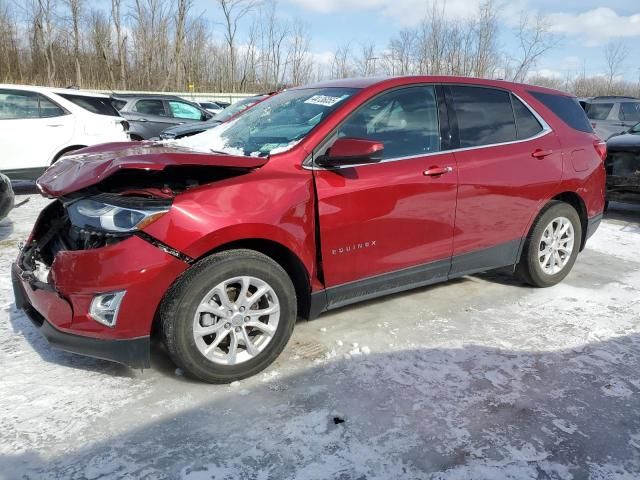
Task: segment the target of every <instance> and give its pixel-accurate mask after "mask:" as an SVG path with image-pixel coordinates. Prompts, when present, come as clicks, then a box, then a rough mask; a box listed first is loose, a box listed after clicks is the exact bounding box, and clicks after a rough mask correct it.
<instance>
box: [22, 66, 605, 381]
mask: <svg viewBox="0 0 640 480" xmlns="http://www.w3.org/2000/svg"><path fill="white" fill-rule="evenodd" d="M605 150H606V147H605V145H604V143H603V142H601V141H600V140H599V139H598V137H596V135H595V134H594V133H593V131H592V129H591V126H590V124H589V121H588V120H587V118H586V116H585V114H584V112H583V110H582V108H580V106H579V104H578V103H577V101H576V99H575V98H573V97H571V96H568V95H566V94H564V93H561V92H557V91H554V90H548V89H544V88H539V87H534V86H529V85H522V84H514V83H507V82H503V81H489V80H479V79H470V78H457V77H429V76H424V77H403V78H390V79H385V80H379V79H376V80H367V79H365V80H362V79H360V80H339V81H333V82H326V83H321V84H317V85H312V86H308V87H303V88H295V89H291V90H288V91H285V92H282V93H280V94H278V95H275V96H273V97H271V98H269V99H267V100H265V101H264V102H262V103H260V104H258V105H256V106H255V107H254V108H252V109H251V110H249V111H247V112H246V113H245V114H243V115H241V116H240V117H238V118H237V119H236V120H234V121H232V122H229V123H226V124H223V125H221V126H220V127H217V128H215V129H212V130H209V131H207V132H204V133H202V134H199V135H196V136H193V137H188V138H185V139H182V140H179V141H176V142H173V143H116V144H108V145H102V146H97V147H90V148H85V149H83V150H81V151H78V152H77V154H75V155H73V156H69V157H65V158H64V159H62V160H60V161H59V162H58V163H56V164H55V165H54V166H52V167H51V168H49V170H48V171H47V172H46V173H45V174H44V175H43V176H42V177H41V178H40V179H39V181H38V185H39V187H40V190H41V191H42V193H43V194H44V195H46V196H49V197H51V198H55V199H56V200H55V201H53V202H52V203H51V204H50V205H49V206H47V207H46V208H45V209H44V210H43V212H42V213H41V215H40V218H39V219H38V221H37V223H36V225H35V227H34V229H33V232H32V234H31V236H30V238H29V240H28V241H27V243H26V245H25V246H24V247H23V249H22V250H21V253H20V255H19V258H18V259H17V261H16V263H15V264H14V266H13V282H14V288H15V295H16V303H17V305H18V306H20V307H21V308H23V309H24V310H25V311H26V312H27V314H28V315H29V316H30V317H31V318H32V319H33V321H34V322H35V324H36V325H38V326H39V328H40V330H41V331H42V332H43V333H44V335H45V336H46V337H47V338H48V339H49V341H50V342H51V343H52V344H53V345H54V346H56V347H59V348H62V349H65V350H69V351H72V352H77V353H82V354H86V355H90V356H94V357H99V358H104V359H107V360H112V361H116V362H120V363H123V364H125V365H129V366H132V367H138V368H142V367H149V339H150V336H151V334H152V333H156V332H157V333H158V334H160V335H161V336H162V338H163V339H164V342H165V344H166V347H167V350H168V352H169V354H170V355H171V357H172V358H173V360H174V361H175V363H176V364H178V365H179V366H180V367H181V368H182V369H184V370H185V371H186V372H188V373H189V374H191V375H193V376H195V377H197V378H200V379H202V380H205V381H209V382H230V381H232V380H236V379H240V378H244V377H247V376H249V375H253V374H255V373H257V372H259V371H260V370H262V369H263V368H265V367H266V366H267V365H269V364H270V363H271V362H272V361H273V360H274V359H275V358H276V357H277V356H278V354H279V353H280V352H281V351H282V349H283V348H284V346H285V344H286V343H287V341H288V339H289V337H290V335H291V332H292V330H293V327H294V324H295V322H296V318H297V317H306V318H313V317H316V316H317V315H319V314H320V313H321V312H324V311H326V310H329V309H332V308H336V307H340V306H343V305H347V304H350V303H353V302H357V301H360V300H365V299H370V298H373V297H377V296H380V295H384V294H388V293H393V292H398V291H401V290H406V289H410V288H414V287H419V286H423V285H428V284H431V283H435V282H440V281H445V280H448V279H450V278H455V277H459V276H461V275H467V274H471V273H474V272H480V271H484V270H489V269H493V268H497V267H504V266H513V268H514V270H515V272H516V273H517V274H518V275H519V276H520V278H521V279H523V280H524V281H525V282H526V283H528V284H530V285H533V286H537V287H547V286H550V285H554V284H556V283H558V282H559V281H561V280H562V279H563V278H564V277H565V276H566V275H567V274H568V273H569V271H570V270H571V268H572V266H573V264H574V262H575V260H576V256H577V255H578V252H579V251H580V250H581V249H582V248H584V245H585V242H586V240H587V238H588V237H589V236H590V235H591V234H592V233H593V232H594V231H595V229H596V228H597V226H598V224H599V222H600V219H601V217H602V210H603V206H604V187H605V171H604V167H603V159H604V157H605V153H606V151H605Z"/></svg>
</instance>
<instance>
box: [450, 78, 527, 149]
mask: <svg viewBox="0 0 640 480" xmlns="http://www.w3.org/2000/svg"><path fill="white" fill-rule="evenodd" d="M449 91H450V93H451V98H452V100H453V110H454V112H455V115H456V118H457V120H458V135H459V138H460V147H461V148H465V147H478V146H481V145H492V144H495V143H505V142H512V141H514V140H516V138H517V136H516V122H515V118H514V116H513V109H512V107H511V98H510V94H509V93H508V92H505V91H503V90H496V89H493V88H483V87H467V86H451V87H449Z"/></svg>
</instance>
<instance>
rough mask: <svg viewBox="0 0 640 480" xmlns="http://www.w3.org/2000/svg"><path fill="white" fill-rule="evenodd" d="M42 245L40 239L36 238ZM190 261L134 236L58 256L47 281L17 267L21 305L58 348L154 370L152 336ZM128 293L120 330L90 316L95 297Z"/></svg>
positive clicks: (22, 266) (18, 263)
mask: <svg viewBox="0 0 640 480" xmlns="http://www.w3.org/2000/svg"><path fill="white" fill-rule="evenodd" d="M36 241H37V240H36ZM187 268H188V263H186V262H185V261H183V260H181V259H179V258H176V257H175V256H172V255H170V254H168V253H166V252H165V251H163V250H161V249H160V248H158V247H157V246H155V245H152V244H151V243H149V242H148V241H146V240H144V239H142V238H140V237H138V236H135V235H134V236H132V237H130V238H128V239H126V240H123V241H121V242H119V243H116V244H113V245H109V246H105V247H100V248H95V249H87V250H61V251H58V252H57V253H56V254H55V257H54V260H53V263H52V264H51V267H50V273H49V276H48V279H47V281H46V282H44V281H40V280H38V279H37V278H36V277H35V275H34V272H32V271H31V269H30V268H29V267H28V266H27V265H25V262H24V253H23V252H21V254H20V256H19V257H18V259H17V261H16V263H14V265H13V267H12V281H13V289H14V294H15V298H16V305H17V306H18V307H19V308H21V309H23V310H24V311H25V313H26V314H27V315H28V316H29V318H30V319H31V320H32V321H33V323H34V324H35V325H36V326H37V327H38V328H39V330H40V331H41V333H42V334H43V335H44V336H45V337H46V338H47V339H48V340H49V342H50V343H51V344H52V346H54V347H57V348H60V349H63V350H67V351H70V352H74V353H79V354H83V355H88V356H92V357H97V358H101V359H105V360H111V361H114V362H118V363H121V364H124V365H127V366H130V367H134V368H144V367H148V366H149V336H150V334H151V328H152V324H153V320H154V317H155V315H156V312H157V309H158V306H159V305H160V302H161V301H162V298H163V296H164V294H165V293H166V291H167V290H168V289H169V287H170V286H171V284H172V283H173V282H174V281H175V280H176V278H178V277H179V276H180V274H182V272H184V271H185V270H186V269H187ZM117 290H126V291H127V293H126V295H125V297H124V299H123V301H122V304H121V305H120V309H119V312H118V318H117V322H116V325H115V326H114V327H108V326H106V325H102V324H100V323H98V322H96V321H95V320H94V319H93V318H92V317H91V316H90V315H89V308H90V304H91V300H92V299H93V298H94V296H95V295H98V294H102V293H108V292H111V291H117Z"/></svg>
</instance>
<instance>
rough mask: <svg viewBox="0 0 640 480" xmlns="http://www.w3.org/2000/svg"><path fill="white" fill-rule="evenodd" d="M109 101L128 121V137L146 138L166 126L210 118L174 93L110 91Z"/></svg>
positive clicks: (158, 132) (203, 111)
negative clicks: (151, 93) (119, 92)
mask: <svg viewBox="0 0 640 480" xmlns="http://www.w3.org/2000/svg"><path fill="white" fill-rule="evenodd" d="M111 102H112V104H113V106H114V107H115V108H116V109H117V110H118V111H119V112H120V115H122V116H123V117H124V118H126V119H127V121H128V122H129V135H130V136H131V139H132V140H148V139H150V138H152V137H157V136H158V135H159V134H160V132H161V131H163V130H164V129H166V128H169V127H173V126H175V125H181V124H184V123H194V122H204V121H206V120H210V119H211V118H212V117H213V114H212V113H210V112H207V111H206V110H205V109H204V108H202V107H200V106H199V105H196V104H195V103H192V102H189V101H187V100H184V99H183V98H180V97H177V96H175V95H144V94H113V95H112V96H111Z"/></svg>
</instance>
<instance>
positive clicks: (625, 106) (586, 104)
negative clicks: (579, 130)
mask: <svg viewBox="0 0 640 480" xmlns="http://www.w3.org/2000/svg"><path fill="white" fill-rule="evenodd" d="M580 104H581V105H582V108H584V111H585V112H586V113H587V117H589V120H590V121H591V126H592V127H593V130H594V131H595V132H596V134H597V135H598V136H599V137H600V138H602V139H603V140H607V139H608V138H609V137H611V136H612V135H615V134H617V133H622V132H624V131H626V130H628V129H629V128H631V127H633V126H634V125H635V124H636V123H638V122H640V99H638V98H635V97H624V96H617V95H610V96H601V97H590V98H583V99H581V100H580Z"/></svg>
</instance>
